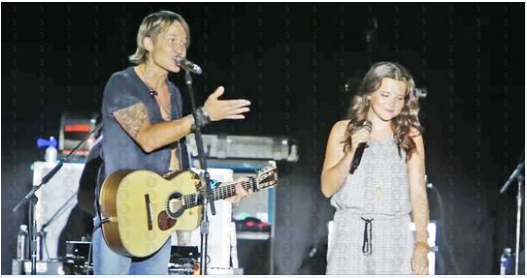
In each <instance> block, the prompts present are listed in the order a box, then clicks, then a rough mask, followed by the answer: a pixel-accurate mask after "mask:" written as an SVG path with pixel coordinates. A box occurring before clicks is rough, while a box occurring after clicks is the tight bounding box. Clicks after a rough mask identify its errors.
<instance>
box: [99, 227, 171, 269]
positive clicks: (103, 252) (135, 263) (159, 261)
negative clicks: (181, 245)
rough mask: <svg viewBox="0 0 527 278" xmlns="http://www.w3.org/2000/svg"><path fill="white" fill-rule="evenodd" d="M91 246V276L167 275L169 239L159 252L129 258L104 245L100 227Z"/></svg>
mask: <svg viewBox="0 0 527 278" xmlns="http://www.w3.org/2000/svg"><path fill="white" fill-rule="evenodd" d="M95 218H97V217H95ZM97 220H98V219H94V223H95V224H97V222H98V221H97ZM96 227H97V226H96ZM92 245H93V274H95V275H100V274H105V275H111V274H122V275H126V274H144V275H149V274H150V275H151V274H159V275H167V274H168V262H169V260H170V250H171V246H172V244H171V241H170V238H169V239H168V240H167V242H165V244H164V245H163V247H161V249H160V250H159V251H157V252H156V253H154V254H153V255H151V256H149V257H146V258H130V257H125V256H121V255H119V254H117V253H115V252H113V251H112V250H111V249H110V248H109V247H108V245H107V244H106V241H105V240H104V237H103V234H102V228H100V227H99V228H97V229H96V230H95V233H94V234H93V237H92Z"/></svg>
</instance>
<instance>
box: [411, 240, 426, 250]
mask: <svg viewBox="0 0 527 278" xmlns="http://www.w3.org/2000/svg"><path fill="white" fill-rule="evenodd" d="M419 246H421V247H424V248H425V249H426V250H429V249H430V245H428V242H426V241H417V242H416V243H415V248H417V247H419Z"/></svg>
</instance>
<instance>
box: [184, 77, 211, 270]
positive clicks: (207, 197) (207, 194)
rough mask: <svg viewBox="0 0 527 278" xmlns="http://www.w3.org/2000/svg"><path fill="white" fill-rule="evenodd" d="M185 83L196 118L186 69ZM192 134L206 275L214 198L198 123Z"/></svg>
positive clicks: (190, 80)
mask: <svg viewBox="0 0 527 278" xmlns="http://www.w3.org/2000/svg"><path fill="white" fill-rule="evenodd" d="M185 84H186V85H187V89H188V92H189V96H190V104H191V106H192V115H193V116H194V119H197V113H196V101H195V98H194V90H193V89H192V76H191V75H190V72H189V71H188V70H185ZM194 136H195V138H196V146H197V148H198V159H199V164H200V166H201V170H202V171H203V179H204V181H205V184H204V185H205V191H204V192H203V200H202V203H203V219H202V220H201V224H200V233H201V254H200V255H201V266H200V269H199V272H200V275H207V257H208V256H207V253H208V250H207V249H208V235H209V216H208V213H207V205H208V204H210V209H211V213H212V215H216V208H215V206H214V199H213V197H212V189H211V184H210V174H209V172H208V170H207V160H206V158H205V151H204V148H203V137H202V135H201V128H200V127H199V125H196V130H195V131H194Z"/></svg>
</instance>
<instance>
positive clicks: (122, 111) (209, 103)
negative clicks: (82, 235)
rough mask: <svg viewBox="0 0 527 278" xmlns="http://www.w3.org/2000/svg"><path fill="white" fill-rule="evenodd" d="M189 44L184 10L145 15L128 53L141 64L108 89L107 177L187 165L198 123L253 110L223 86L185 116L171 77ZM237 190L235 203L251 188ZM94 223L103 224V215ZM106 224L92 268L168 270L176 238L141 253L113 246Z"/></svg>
mask: <svg viewBox="0 0 527 278" xmlns="http://www.w3.org/2000/svg"><path fill="white" fill-rule="evenodd" d="M189 44H190V32H189V28H188V25H187V23H186V22H185V20H184V19H183V18H182V17H181V16H180V15H178V14H176V13H173V12H170V11H160V12H155V13H152V14H150V15H148V16H146V17H145V18H144V20H143V22H142V24H141V26H140V28H139V31H138V34H137V50H136V52H135V53H134V54H133V55H131V56H130V57H129V60H130V62H131V63H133V64H135V66H132V67H128V68H126V69H124V70H123V71H120V72H116V73H115V74H113V75H112V76H111V78H110V79H109V81H108V83H107V84H106V87H105V89H104V96H103V104H102V114H103V134H104V137H103V143H102V144H103V147H102V148H103V158H104V174H105V176H106V177H108V176H110V175H112V174H113V173H115V172H118V171H121V170H148V171H150V172H154V173H157V174H159V175H161V174H164V173H166V172H168V171H177V170H182V169H185V168H188V158H187V156H186V149H185V144H184V142H183V140H184V137H185V136H186V135H188V134H189V133H191V132H192V131H193V129H194V128H195V127H196V126H200V127H201V126H204V125H206V124H208V123H209V122H211V121H221V120H224V119H244V118H245V117H244V115H243V114H244V113H246V112H248V111H249V105H250V102H249V101H247V100H243V99H238V100H220V99H219V97H220V96H221V95H223V93H224V89H223V87H218V88H217V89H216V90H215V91H214V92H213V93H212V94H211V95H210V96H209V97H208V98H207V100H206V101H205V104H204V105H203V107H200V108H199V109H198V113H197V114H198V116H197V117H196V118H194V117H193V116H192V114H190V115H186V116H184V115H183V114H182V112H183V111H182V110H183V109H182V107H183V106H182V99H181V94H180V92H179V90H178V88H177V87H176V86H175V85H174V84H173V83H172V82H170V81H169V80H168V78H167V77H168V74H169V73H177V72H179V71H180V70H181V68H180V67H179V66H178V65H177V64H176V62H175V61H176V60H179V59H180V58H181V57H185V55H186V51H187V48H188V46H189ZM107 180H108V179H107ZM105 183H106V181H105ZM233 188H234V187H233ZM235 188H236V191H235V194H236V195H235V196H234V197H231V199H230V200H231V201H233V202H237V201H239V199H240V198H241V197H243V196H245V195H248V194H250V193H251V190H246V188H248V187H245V189H244V188H243V187H242V184H241V183H237V184H236V187H235ZM133 190H134V188H133V187H132V189H131V191H133ZM229 196H232V195H229ZM151 197H152V198H154V196H151ZM143 199H144V198H143ZM143 203H144V201H143ZM127 205H128V206H131V207H133V206H136V205H138V204H136V203H133V202H132V203H128V204H127ZM153 205H154V204H152V206H153ZM149 217H150V215H149ZM152 217H156V216H152ZM111 218H112V217H109V218H107V219H105V218H104V217H103V221H102V222H103V224H102V225H106V224H108V223H104V222H105V221H108V222H111V221H112V219H111ZM126 220H127V221H129V222H128V223H130V222H134V221H135V219H126ZM150 220H151V219H150ZM169 220H170V219H169ZM127 221H125V219H122V218H121V219H119V225H121V226H124V225H125V223H126V222H127ZM94 224H95V226H101V220H100V219H99V217H98V216H96V217H95V220H94ZM121 228H122V227H121ZM102 230H103V229H101V228H98V229H96V230H95V232H94V235H93V258H94V274H166V273H167V266H168V262H169V258H170V245H171V244H170V238H169V239H168V240H167V241H166V242H165V243H164V244H163V245H162V246H161V247H160V249H159V250H157V251H156V252H154V253H153V254H152V255H150V256H147V257H140V258H139V257H134V256H123V255H122V254H118V253H117V252H114V251H112V249H110V247H109V246H108V244H107V241H105V238H104V237H103V231H102ZM123 233H124V234H126V233H125V232H122V231H121V234H120V235H121V236H123ZM105 236H106V234H105ZM107 239H108V238H107ZM123 239H126V236H123Z"/></svg>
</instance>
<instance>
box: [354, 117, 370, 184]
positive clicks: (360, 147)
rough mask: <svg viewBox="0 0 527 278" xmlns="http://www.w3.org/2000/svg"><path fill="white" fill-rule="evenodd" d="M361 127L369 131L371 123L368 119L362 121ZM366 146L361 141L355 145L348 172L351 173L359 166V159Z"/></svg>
mask: <svg viewBox="0 0 527 278" xmlns="http://www.w3.org/2000/svg"><path fill="white" fill-rule="evenodd" d="M362 128H365V129H367V130H368V131H369V132H371V128H372V123H371V122H370V121H364V123H363V124H362ZM365 148H366V142H361V143H359V145H358V146H357V149H356V150H355V154H354V155H353V160H352V161H351V168H350V174H353V172H355V170H356V169H357V167H359V164H360V160H361V159H362V154H363V153H364V149H365Z"/></svg>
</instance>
